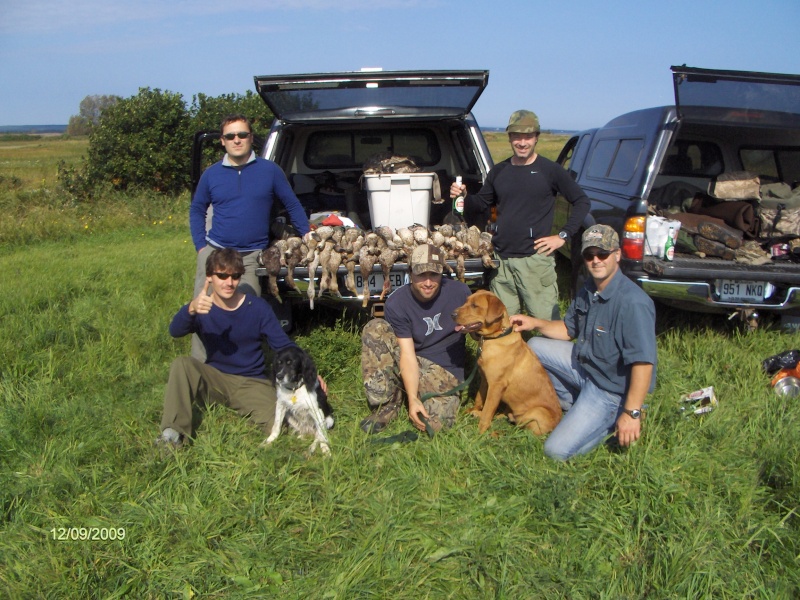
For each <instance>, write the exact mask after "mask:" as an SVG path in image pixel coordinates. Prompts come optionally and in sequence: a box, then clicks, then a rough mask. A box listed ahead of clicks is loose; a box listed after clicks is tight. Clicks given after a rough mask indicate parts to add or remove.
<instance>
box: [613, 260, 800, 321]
mask: <svg viewBox="0 0 800 600" xmlns="http://www.w3.org/2000/svg"><path fill="white" fill-rule="evenodd" d="M623 271H624V272H625V274H626V275H628V277H630V278H631V279H633V280H634V281H636V282H637V283H638V284H639V286H641V288H642V289H643V290H644V291H645V292H646V293H647V295H648V296H650V297H652V298H656V299H659V300H662V301H663V302H664V303H666V304H670V303H671V304H675V305H678V306H680V307H681V308H687V309H689V310H692V309H694V310H697V311H698V312H714V313H729V312H732V311H735V310H738V309H758V310H764V311H771V312H785V311H793V310H796V309H798V308H800V264H797V263H791V262H783V263H780V262H770V263H766V264H764V265H749V264H740V263H736V262H733V261H725V260H721V259H703V260H697V259H693V258H676V259H675V260H674V261H670V262H667V261H663V260H660V259H656V258H650V257H647V258H646V259H645V260H644V261H643V263H638V265H637V264H636V263H628V264H626V265H624V266H623ZM723 280H728V281H740V282H761V283H765V284H769V285H770V286H771V287H772V290H773V291H772V293H771V294H769V295H768V296H767V297H766V298H764V299H763V300H762V301H758V302H755V301H753V302H741V301H736V302H728V301H725V300H723V299H722V298H721V295H720V293H719V289H718V287H719V285H720V282H721V281H723Z"/></svg>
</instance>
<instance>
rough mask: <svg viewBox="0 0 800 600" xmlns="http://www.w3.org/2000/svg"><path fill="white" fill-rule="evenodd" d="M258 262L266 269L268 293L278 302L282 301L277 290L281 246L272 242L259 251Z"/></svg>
mask: <svg viewBox="0 0 800 600" xmlns="http://www.w3.org/2000/svg"><path fill="white" fill-rule="evenodd" d="M258 260H259V262H260V263H261V264H262V265H263V267H264V269H265V270H266V271H267V281H268V289H269V293H270V294H272V295H273V296H274V297H275V298H276V299H277V300H278V302H281V303H283V300H282V299H281V295H280V292H279V291H278V275H279V274H280V272H281V260H282V257H281V247H280V246H279V245H278V244H273V245H272V246H270V247H269V248H265V249H264V250H262V251H261V254H260V255H259V257H258Z"/></svg>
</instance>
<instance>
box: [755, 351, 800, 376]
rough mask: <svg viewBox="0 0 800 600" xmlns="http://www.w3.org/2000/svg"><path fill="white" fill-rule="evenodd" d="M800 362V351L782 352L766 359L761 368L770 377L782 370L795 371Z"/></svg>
mask: <svg viewBox="0 0 800 600" xmlns="http://www.w3.org/2000/svg"><path fill="white" fill-rule="evenodd" d="M799 361H800V350H787V351H786V352H781V353H780V354H775V355H774V356H770V357H769V358H765V359H764V360H763V361H762V362H761V368H763V369H764V371H766V372H767V374H768V375H772V374H774V373H777V372H778V371H780V370H781V369H794V368H795V367H796V366H797V363H798V362H799Z"/></svg>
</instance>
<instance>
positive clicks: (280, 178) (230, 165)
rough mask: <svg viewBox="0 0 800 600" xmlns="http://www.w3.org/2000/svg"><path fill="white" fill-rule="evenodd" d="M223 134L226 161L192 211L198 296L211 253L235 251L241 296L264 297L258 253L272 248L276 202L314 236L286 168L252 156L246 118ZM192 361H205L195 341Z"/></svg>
mask: <svg viewBox="0 0 800 600" xmlns="http://www.w3.org/2000/svg"><path fill="white" fill-rule="evenodd" d="M221 130H222V135H221V137H220V142H221V143H222V146H223V147H224V148H225V156H224V157H223V158H222V160H221V161H219V162H217V163H214V164H213V165H211V166H210V167H209V168H208V169H206V170H205V172H204V173H203V175H202V176H201V177H200V182H199V183H198V185H197V190H195V193H194V196H193V197H192V203H191V206H190V208H189V226H190V229H191V233H192V242H193V243H194V247H195V249H196V250H197V269H196V271H195V285H194V294H195V296H196V295H197V294H198V293H199V292H200V290H201V289H202V287H203V285H204V283H205V277H206V275H205V263H206V259H207V258H208V255H209V254H210V253H211V251H212V250H213V249H214V248H233V249H234V250H238V251H239V252H240V253H241V254H242V258H243V260H244V267H245V270H244V275H243V276H242V285H241V291H242V292H244V293H247V294H254V295H256V296H261V284H260V283H259V280H258V276H256V268H257V266H258V263H257V261H258V255H259V253H260V252H261V250H263V249H264V248H266V247H267V246H268V245H269V234H270V225H271V222H270V215H271V212H272V205H273V202H274V201H275V199H276V198H277V199H278V201H279V202H280V203H281V204H282V205H283V207H284V208H285V209H286V211H287V212H288V213H289V220H290V221H291V223H292V225H293V226H294V228H295V229H296V230H297V232H298V234H299V235H301V236H302V235H305V234H306V233H308V232H309V230H310V227H309V223H308V217H307V216H306V212H305V209H304V208H303V206H302V205H301V204H300V201H299V200H298V199H297V196H295V194H294V191H293V190H292V187H291V185H289V182H288V180H287V179H286V175H285V174H284V172H283V171H282V170H281V168H280V167H279V166H278V165H277V164H275V163H274V162H272V161H270V160H267V159H265V158H262V157H260V156H256V154H255V152H253V134H252V127H251V126H250V121H249V120H248V119H247V117H244V116H242V115H229V116H227V117H225V118H224V119H223V120H222V123H221ZM192 356H194V357H195V358H198V359H201V360H202V358H203V356H204V355H203V346H202V344H200V342H199V340H198V339H197V338H196V337H195V338H193V340H192Z"/></svg>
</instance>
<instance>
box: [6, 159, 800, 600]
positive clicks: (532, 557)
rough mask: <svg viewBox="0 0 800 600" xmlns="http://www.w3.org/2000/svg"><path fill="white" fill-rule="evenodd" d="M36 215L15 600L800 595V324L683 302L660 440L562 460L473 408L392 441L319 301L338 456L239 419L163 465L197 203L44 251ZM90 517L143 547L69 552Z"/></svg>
mask: <svg viewBox="0 0 800 600" xmlns="http://www.w3.org/2000/svg"><path fill="white" fill-rule="evenodd" d="M0 173H4V171H3V170H1V169H0ZM25 189H26V188H25V186H23V187H22V188H20V190H18V191H19V192H24V191H25ZM129 200H130V201H131V202H135V201H137V199H135V198H134V199H129ZM138 201H139V202H140V203H141V205H142V206H144V205H145V204H147V199H142V198H140V199H138ZM104 202H107V204H108V205H109V206H110V205H111V204H113V202H112V201H111V200H105V201H104ZM56 204H57V203H55V202H54V206H55V205H56ZM69 210H73V209H69ZM150 210H152V211H153V213H156V212H160V211H163V210H165V208H164V207H163V206H157V207H155V208H150ZM166 216H168V215H166ZM18 225H19V227H21V228H23V229H25V228H28V231H29V237H30V239H28V238H26V239H25V240H22V241H18V242H17V243H15V244H14V245H13V246H6V247H4V248H3V250H2V251H0V272H2V273H3V274H4V276H5V279H4V285H3V291H4V293H3V294H2V296H0V317H1V318H0V506H2V525H0V527H1V528H2V529H0V533H2V535H0V589H2V590H3V592H4V596H5V597H9V598H20V599H28V598H59V599H61V598H154V599H161V598H273V597H281V598H292V599H294V598H298V599H299V598H303V599H306V598H334V599H347V600H350V599H360V598H364V599H366V598H392V599H395V598H398V599H405V598H409V599H411V598H414V599H418V598H431V599H439V598H453V599H472V598H475V599H484V598H495V599H499V598H502V599H509V600H510V599H517V598H524V599H528V598H553V599H557V598H559V599H560V598H608V599H618V598H631V599H633V598H714V599H716V598H736V599H739V598H763V599H773V598H796V597H798V595H800V564H799V563H800V531H799V529H800V520H799V519H798V516H797V511H798V498H800V470H798V466H799V464H798V463H799V462H800V441H798V437H799V436H798V431H800V403H798V401H797V399H779V398H777V397H775V396H774V394H773V393H772V392H771V390H770V389H769V385H768V384H769V378H768V377H767V376H766V375H765V374H763V373H762V372H761V371H760V362H761V360H762V359H763V358H765V357H767V356H770V355H772V354H775V353H777V352H780V351H782V350H786V349H790V348H796V347H800V335H798V334H791V335H790V334H783V333H780V332H779V331H778V330H777V329H770V328H764V329H762V330H759V331H756V332H754V333H752V334H744V333H742V332H741V331H740V330H739V329H738V328H736V327H734V326H733V325H732V324H731V323H729V322H728V321H727V320H726V319H725V318H724V317H708V316H698V315H695V316H691V315H686V314H683V313H679V312H675V311H668V310H663V309H662V308H661V307H659V312H658V350H659V370H658V385H657V388H656V391H655V393H654V394H652V395H651V396H650V398H649V399H648V402H649V405H650V410H649V411H648V413H647V418H646V421H645V426H644V436H643V438H642V439H641V440H640V441H639V442H638V443H637V444H636V445H635V446H634V447H633V448H631V449H630V450H628V451H623V452H616V451H612V450H609V449H607V448H605V447H603V448H599V449H598V450H596V451H595V452H592V453H591V454H589V455H587V456H584V457H579V458H577V459H575V460H573V461H571V462H570V463H567V464H560V463H554V462H552V461H550V460H548V459H546V458H545V457H544V456H543V453H542V442H541V440H539V439H537V438H535V437H533V436H531V435H530V434H529V433H527V432H525V431H519V430H516V429H514V428H512V427H510V426H509V425H508V424H507V423H506V422H505V421H503V420H497V421H495V422H494V424H493V426H492V434H493V435H484V436H479V435H478V434H477V423H476V422H475V420H473V419H472V418H471V417H467V416H464V417H462V418H460V419H459V421H458V422H457V423H456V426H455V427H454V428H453V429H452V430H450V431H448V432H445V433H442V434H440V435H438V436H437V437H436V438H434V439H433V440H428V439H427V438H424V437H423V438H422V439H420V440H419V441H417V442H415V443H411V444H406V445H395V446H386V445H378V444H372V443H371V442H370V439H369V438H368V437H367V436H365V435H364V434H363V433H362V432H361V431H360V430H359V429H358V422H359V420H360V419H361V418H363V417H364V416H365V415H366V414H367V409H366V402H365V400H364V394H363V388H362V383H361V376H360V360H359V349H360V341H359V335H358V334H359V326H358V322H357V321H356V320H354V319H351V318H349V317H348V316H347V315H339V314H336V313H332V312H323V311H320V310H316V311H308V310H306V311H304V312H303V313H302V314H301V315H300V318H299V319H298V322H299V323H300V326H299V328H298V330H297V331H296V332H295V333H294V334H293V335H294V337H295V339H296V340H297V342H298V343H299V344H300V345H302V346H303V347H305V348H307V349H308V350H309V351H310V352H311V353H312V354H313V355H314V357H315V359H316V360H317V362H318V365H319V367H320V371H321V372H322V373H323V375H324V376H325V377H326V379H327V381H328V383H329V389H330V395H331V402H332V404H333V406H334V409H335V411H336V415H337V425H336V427H335V428H334V429H333V430H332V431H331V434H330V435H331V445H332V455H331V456H330V457H328V458H324V457H322V456H311V457H308V456H306V455H305V449H306V448H307V446H308V445H309V443H310V442H309V441H308V440H298V439H296V438H294V437H292V436H290V435H285V436H282V437H281V438H279V440H278V441H277V442H276V443H275V444H273V445H272V446H270V447H269V448H267V449H262V448H259V447H258V444H259V443H260V442H261V440H262V439H263V435H262V434H260V433H259V432H258V431H256V430H255V429H254V428H253V427H251V426H250V425H249V424H248V423H247V422H246V421H244V420H243V419H240V418H239V417H237V416H236V415H235V414H233V413H232V412H230V411H227V410H225V409H219V408H213V409H210V410H208V411H206V412H205V414H204V417H203V420H202V424H201V426H200V428H199V430H198V432H197V438H196V442H195V443H194V444H193V445H191V446H190V447H188V448H185V449H184V450H183V451H181V452H178V453H176V454H174V455H167V456H162V455H161V454H160V453H159V452H158V451H157V450H156V449H155V448H153V446H152V441H153V439H154V438H155V436H156V435H157V433H158V423H159V421H160V413H161V404H162V399H163V392H164V384H165V382H166V377H167V370H168V367H169V364H170V362H171V361H172V360H173V358H174V357H176V356H179V355H182V354H187V353H188V352H189V343H188V340H187V339H181V340H172V339H171V338H170V337H169V335H168V333H167V325H168V323H169V320H170V318H171V317H172V314H173V313H174V312H175V311H176V310H177V308H178V307H179V306H180V305H181V304H182V303H184V302H186V301H188V300H189V298H188V294H189V290H190V289H191V287H192V277H193V271H194V252H193V249H192V248H191V243H190V242H187V239H188V232H187V226H186V221H185V209H184V212H183V213H182V214H180V215H178V213H177V212H176V213H175V216H174V218H173V219H171V220H170V219H166V218H165V219H164V221H163V222H161V221H155V222H154V221H153V220H151V216H150V215H149V214H144V213H140V212H131V213H130V214H127V216H126V215H124V214H123V215H122V216H120V217H119V221H114V222H112V221H107V222H105V224H104V226H103V227H97V228H95V229H94V230H93V231H91V232H88V231H80V232H73V231H70V230H67V229H64V230H57V231H55V232H54V233H53V234H52V235H51V236H50V237H49V238H45V239H38V240H35V239H34V237H33V236H34V234H35V232H36V231H37V227H39V226H38V225H36V224H35V223H30V224H29V223H25V222H21V223H18ZM767 324H769V322H767ZM470 349H471V357H470V362H471V361H472V360H474V351H475V349H474V346H472V345H471V346H470ZM708 385H713V386H714V387H715V389H716V392H717V396H718V398H719V400H720V405H719V407H718V408H717V409H716V410H715V411H714V412H712V413H710V414H709V415H706V416H704V417H692V418H684V417H682V416H681V415H680V414H679V412H678V406H679V402H678V398H679V397H680V394H681V393H684V392H687V391H691V390H695V389H698V388H700V387H704V386H708ZM469 402H470V401H469V400H467V399H466V398H465V405H467V404H469ZM408 427H409V425H408V423H407V421H405V419H403V420H401V421H398V422H396V423H395V424H393V425H392V426H391V428H390V430H389V431H388V432H387V434H393V433H399V432H401V431H404V430H406V429H407V428H408ZM80 527H84V528H89V527H96V528H106V529H103V531H108V529H107V528H114V529H115V531H116V530H119V529H124V531H125V539H124V540H114V541H102V540H95V541H80V540H64V541H59V540H54V539H53V533H52V530H53V529H54V528H55V529H56V534H58V531H57V530H58V528H67V529H69V528H80ZM99 530H100V529H98V531H99Z"/></svg>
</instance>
